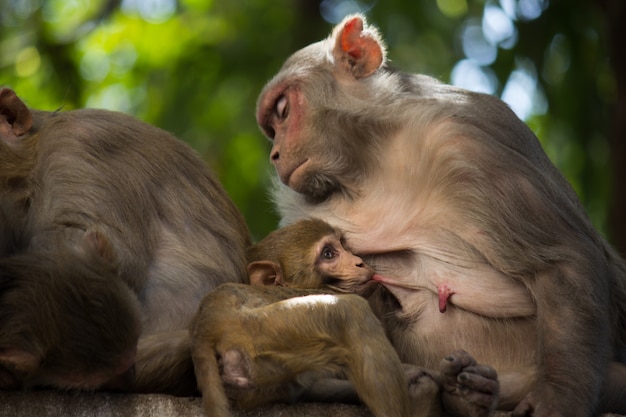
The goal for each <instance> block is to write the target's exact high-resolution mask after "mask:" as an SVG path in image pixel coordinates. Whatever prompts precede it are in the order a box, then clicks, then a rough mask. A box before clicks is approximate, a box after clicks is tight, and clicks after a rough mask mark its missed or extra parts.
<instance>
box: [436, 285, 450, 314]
mask: <svg viewBox="0 0 626 417" xmlns="http://www.w3.org/2000/svg"><path fill="white" fill-rule="evenodd" d="M437 292H438V293H439V312H440V313H445V312H446V310H447V308H448V300H449V299H450V297H452V296H453V295H454V291H452V289H451V288H450V287H448V284H438V285H437Z"/></svg>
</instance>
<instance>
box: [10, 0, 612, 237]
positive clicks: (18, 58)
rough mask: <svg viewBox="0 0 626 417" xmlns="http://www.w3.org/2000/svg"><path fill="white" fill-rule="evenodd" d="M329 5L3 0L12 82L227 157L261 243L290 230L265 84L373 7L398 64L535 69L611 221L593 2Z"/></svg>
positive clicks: (606, 79)
mask: <svg viewBox="0 0 626 417" xmlns="http://www.w3.org/2000/svg"><path fill="white" fill-rule="evenodd" d="M321 3H322V4H321V5H320V3H319V2H317V1H310V0H273V1H271V2H269V1H266V0H245V1H244V0H228V1H225V0H221V1H220V0H123V1H121V0H0V85H4V86H10V87H11V88H13V89H15V90H16V91H17V93H18V95H20V97H22V99H23V100H24V101H25V102H26V103H27V104H28V105H29V106H31V107H35V108H40V109H46V110H53V109H57V108H59V107H63V108H64V109H72V108H78V107H101V108H109V109H114V110H120V111H123V112H127V113H131V114H134V115H136V116H137V117H138V118H140V119H142V120H145V121H147V122H149V123H152V124H154V125H156V126H159V127H161V128H164V129H166V130H169V131H171V132H173V133H175V134H176V135H177V136H178V137H180V138H181V139H183V140H185V141H187V142H188V143H190V144H191V145H192V146H193V147H194V148H195V149H196V150H197V151H198V152H199V153H200V154H201V155H202V157H203V158H204V159H205V160H206V161H207V162H208V163H209V164H210V165H211V166H212V167H213V168H214V169H215V171H216V172H217V174H218V176H219V177H220V179H221V181H222V183H223V184H224V186H225V187H226V189H227V190H228V192H229V193H230V195H231V196H232V198H233V199H234V200H235V202H236V203H237V205H238V206H239V207H240V209H241V210H242V212H243V213H244V215H245V217H246V219H247V221H248V223H249V225H250V229H251V231H252V232H253V235H254V238H255V239H258V238H260V237H262V236H264V235H265V234H266V233H268V232H269V231H270V230H272V229H273V228H275V226H276V215H275V213H274V211H273V208H272V204H271V202H270V201H269V197H268V194H267V188H268V186H269V182H270V177H271V167H270V164H269V163H268V151H269V142H268V141H266V140H265V139H264V138H263V137H262V135H261V134H260V132H259V130H258V128H257V126H256V123H255V119H254V109H255V104H256V97H257V94H258V93H259V91H260V90H261V88H262V86H263V85H264V83H265V82H266V81H267V80H268V79H269V78H270V77H271V76H272V75H273V74H274V73H275V72H276V71H277V70H278V68H279V67H280V65H281V63H282V61H283V60H284V59H285V58H286V57H287V56H288V55H289V54H290V53H291V52H293V51H295V50H297V49H299V48H300V47H302V46H304V45H306V44H308V43H310V42H313V41H316V40H319V39H321V38H322V37H324V36H326V35H327V34H328V33H329V32H330V29H331V27H332V23H330V22H328V21H325V20H324V18H323V16H324V17H326V18H327V19H329V20H333V19H337V18H340V17H342V16H343V14H345V13H346V12H351V11H355V10H357V9H360V10H363V11H366V13H367V15H368V19H369V20H370V21H371V22H372V23H374V24H376V25H377V26H379V28H380V30H381V32H382V34H383V36H384V37H385V39H386V42H387V45H388V48H389V57H390V59H391V61H392V64H393V65H394V66H396V67H398V68H401V69H403V70H406V71H411V72H423V73H428V74H431V75H434V76H436V77H438V78H440V79H442V80H443V81H446V82H448V81H450V80H451V78H452V74H453V68H455V67H456V68H462V69H463V68H465V67H461V66H459V65H460V64H459V63H472V65H473V68H477V69H478V73H477V74H478V75H479V76H481V77H483V79H485V80H487V81H488V84H489V85H490V88H491V90H492V91H490V92H492V93H494V94H498V95H502V94H503V93H505V90H506V87H507V85H509V83H508V82H507V80H510V79H511V77H512V74H517V75H522V79H523V80H531V81H532V82H533V83H534V84H532V85H531V88H530V89H531V90H532V91H531V92H532V93H533V94H531V95H528V97H526V98H527V99H529V100H531V102H530V107H528V112H527V113H525V114H524V116H523V117H525V118H526V121H527V122H528V123H529V124H530V126H531V127H532V128H533V130H535V132H536V133H537V134H538V136H539V137H540V140H541V141H542V143H543V144H544V146H545V148H546V151H547V152H548V154H549V156H550V157H551V158H552V160H553V161H554V162H555V163H556V164H557V166H558V167H559V168H560V169H561V170H562V172H563V173H564V174H565V175H566V176H567V177H568V179H569V180H570V181H571V182H572V184H573V185H574V187H575V189H576V191H577V192H578V193H579V195H580V196H581V198H582V199H583V201H584V203H585V205H586V206H587V208H588V210H589V212H590V215H591V217H592V220H593V221H594V222H595V223H596V225H597V226H598V227H600V228H601V229H603V228H605V217H606V214H605V213H606V206H607V198H608V194H609V192H610V181H609V174H608V172H609V171H608V161H607V156H608V152H609V148H608V144H607V131H606V129H607V126H608V125H609V123H608V114H609V111H608V106H609V104H610V103H611V102H612V100H613V99H614V97H613V91H614V80H613V76H612V74H611V71H610V67H609V64H608V58H607V51H606V43H607V40H606V34H605V33H604V32H603V29H602V28H603V20H602V16H601V15H600V14H599V11H598V10H596V9H595V8H594V7H593V5H592V4H591V5H589V4H586V2H565V1H554V2H553V3H548V2H547V0H543V1H542V0H506V1H503V0H501V1H499V2H497V1H492V0H487V1H481V0H436V1H433V0H414V1H404V0H385V1H383V0H380V1H378V2H376V1H374V0H369V1H365V0H362V1H361V2H358V1H342V0H334V1H330V0H324V1H322V2H321ZM533 7H534V8H533ZM492 12H495V14H494V13H492ZM504 12H506V13H505V14H507V15H508V18H503V17H502V16H503V14H502V13H504ZM536 12H538V14H536ZM489 13H491V14H489ZM532 13H535V15H533V14H532ZM489 16H495V17H496V18H498V16H499V18H498V19H499V20H498V19H496V20H494V21H493V22H492V24H491V26H493V27H494V30H495V31H496V32H495V35H494V36H496V38H497V36H500V38H502V39H500V38H497V39H495V38H494V39H495V40H494V39H490V45H491V46H490V47H489V48H487V49H486V51H487V52H489V53H491V55H490V62H480V63H479V64H476V62H477V61H476V59H474V58H472V57H470V56H469V55H472V53H471V51H469V52H468V48H469V46H468V44H469V43H468V42H470V41H471V40H472V38H471V36H473V35H472V33H475V32H476V31H474V32H472V30H473V28H475V27H482V28H483V31H485V30H486V29H485V27H486V26H485V25H486V24H487V25H488V24H489V21H488V19H487V17H489ZM507 19H508V20H507ZM486 22H487V23H486ZM507 22H508V23H507ZM498 26H502V27H501V28H499V29H498V28H497V27H498ZM511 27H512V30H513V31H512V32H511ZM498 31H499V32H498ZM485 33H486V32H485ZM479 35H480V33H479ZM479 41H480V39H479ZM487 46H489V45H487ZM494 50H495V56H494V55H493V51H494ZM462 69H461V70H459V71H458V72H457V73H456V74H459V73H460V74H461V75H464V70H462ZM516 71H517V72H516ZM465 75H467V74H465ZM524 77H525V78H524ZM518 78H519V77H518ZM468 82H469V83H470V85H469V86H468V87H470V88H471V87H472V85H471V78H470V79H467V80H466V83H468ZM519 86H523V84H519V85H518V87H519ZM518 90H519V89H518ZM522 90H523V88H522ZM527 90H528V89H527ZM526 92H528V91H526ZM505 95H506V94H505ZM515 97H516V96H515Z"/></svg>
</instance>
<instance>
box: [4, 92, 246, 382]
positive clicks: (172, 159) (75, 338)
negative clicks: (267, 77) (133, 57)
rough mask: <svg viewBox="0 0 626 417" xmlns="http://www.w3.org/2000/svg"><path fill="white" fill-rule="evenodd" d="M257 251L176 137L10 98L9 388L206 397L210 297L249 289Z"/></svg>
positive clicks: (128, 120)
mask: <svg viewBox="0 0 626 417" xmlns="http://www.w3.org/2000/svg"><path fill="white" fill-rule="evenodd" d="M249 243H250V240H249V234H248V230H247V227H246V224H245V222H244V220H243V217H242V216H241V214H240V213H239V211H238V210H237V208H236V206H235V205H234V203H233V202H232V201H231V200H230V198H229V197H228V195H227V194H226V192H225V191H224V190H223V188H222V186H221V185H220V184H219V182H218V181H217V179H216V178H215V176H214V174H213V173H212V172H211V171H210V169H209V168H208V167H207V166H206V164H205V163H204V162H203V161H202V160H201V159H200V158H199V157H198V155H197V154H196V153H195V152H194V151H192V150H191V149H190V147H189V146H187V145H185V144H184V143H182V142H180V141H179V140H177V139H176V138H175V137H174V136H172V135H171V134H169V133H167V132H165V131H163V130H161V129H158V128H155V127H153V126H150V125H148V124H146V123H143V122H140V121H139V120H136V119H134V118H132V117H130V116H128V115H124V114H121V113H117V112H110V111H105V110H92V109H83V110H74V111H67V112H45V111H38V110H31V109H29V108H28V107H27V106H26V105H25V104H24V102H22V100H21V99H20V98H19V97H18V96H17V95H16V94H15V92H14V91H12V90H10V89H8V88H3V89H0V389H8V388H18V389H21V388H31V387H39V386H47V387H56V388H61V389H98V388H108V387H111V388H115V389H122V390H132V391H138V392H166V393H170V394H192V393H194V392H196V387H195V379H194V377H193V364H192V363H191V357H190V354H189V332H188V326H189V323H190V321H191V319H192V317H193V315H194V314H195V312H196V310H197V307H198V305H199V303H200V301H201V299H202V297H203V296H204V295H205V294H206V293H207V292H209V291H210V290H211V289H213V288H214V287H216V286H217V285H219V284H221V283H224V282H246V281H247V276H246V272H245V267H246V261H245V249H246V247H247V246H248V245H249ZM133 368H134V370H133ZM133 374H134V377H133Z"/></svg>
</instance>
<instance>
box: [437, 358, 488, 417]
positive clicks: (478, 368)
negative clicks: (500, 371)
mask: <svg viewBox="0 0 626 417" xmlns="http://www.w3.org/2000/svg"><path fill="white" fill-rule="evenodd" d="M440 370H441V375H440V382H441V387H442V393H441V400H442V402H443V408H444V410H445V411H446V412H447V413H449V414H450V415H452V416H455V417H484V416H488V415H489V413H491V412H492V411H493V410H494V409H495V408H496V406H497V405H498V394H499V391H500V384H499V382H498V375H497V374H496V371H495V369H493V368H491V367H490V366H486V365H478V364H476V361H475V360H474V358H473V357H472V356H470V354H469V353H467V352H465V351H462V350H460V351H456V352H454V353H452V354H450V355H448V356H447V357H446V358H444V359H443V360H442V361H441V364H440Z"/></svg>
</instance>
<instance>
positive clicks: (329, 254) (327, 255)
mask: <svg viewBox="0 0 626 417" xmlns="http://www.w3.org/2000/svg"><path fill="white" fill-rule="evenodd" d="M334 257H335V249H334V248H333V247H332V246H324V248H323V249H322V259H325V260H330V259H333V258H334Z"/></svg>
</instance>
